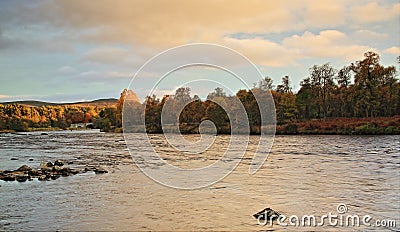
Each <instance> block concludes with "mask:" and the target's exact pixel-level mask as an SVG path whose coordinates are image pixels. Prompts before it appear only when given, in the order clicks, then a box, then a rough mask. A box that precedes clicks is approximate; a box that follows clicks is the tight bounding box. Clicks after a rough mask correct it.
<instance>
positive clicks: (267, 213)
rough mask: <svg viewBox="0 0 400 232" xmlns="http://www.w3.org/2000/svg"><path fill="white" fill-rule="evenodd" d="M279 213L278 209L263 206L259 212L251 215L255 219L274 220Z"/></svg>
mask: <svg viewBox="0 0 400 232" xmlns="http://www.w3.org/2000/svg"><path fill="white" fill-rule="evenodd" d="M280 215H281V214H280V213H279V212H278V211H275V210H273V209H271V208H265V209H263V210H261V211H260V212H258V213H256V214H254V215H253V217H255V218H256V219H257V220H266V221H270V220H272V221H274V220H277V219H278V217H279V216H280Z"/></svg>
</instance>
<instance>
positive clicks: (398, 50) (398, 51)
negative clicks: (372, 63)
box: [383, 46, 400, 55]
mask: <svg viewBox="0 0 400 232" xmlns="http://www.w3.org/2000/svg"><path fill="white" fill-rule="evenodd" d="M383 52H384V53H388V54H393V55H400V47H396V46H393V47H390V48H388V49H385V50H383Z"/></svg>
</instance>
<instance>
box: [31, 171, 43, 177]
mask: <svg viewBox="0 0 400 232" xmlns="http://www.w3.org/2000/svg"><path fill="white" fill-rule="evenodd" d="M28 175H30V176H32V177H38V176H40V175H42V171H40V170H30V171H28Z"/></svg>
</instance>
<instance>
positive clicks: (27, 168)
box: [17, 165, 32, 172]
mask: <svg viewBox="0 0 400 232" xmlns="http://www.w3.org/2000/svg"><path fill="white" fill-rule="evenodd" d="M30 170H32V168H31V167H29V166H28V165H22V166H21V167H19V168H18V169H17V171H21V172H27V171H30Z"/></svg>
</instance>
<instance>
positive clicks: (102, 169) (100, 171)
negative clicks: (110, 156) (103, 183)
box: [93, 167, 108, 174]
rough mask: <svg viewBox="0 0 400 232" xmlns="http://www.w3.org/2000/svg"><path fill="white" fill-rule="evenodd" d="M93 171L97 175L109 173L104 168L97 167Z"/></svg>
mask: <svg viewBox="0 0 400 232" xmlns="http://www.w3.org/2000/svg"><path fill="white" fill-rule="evenodd" d="M93 171H94V173H96V174H99V173H108V171H107V170H106V169H105V168H103V167H95V168H94V169H93Z"/></svg>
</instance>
